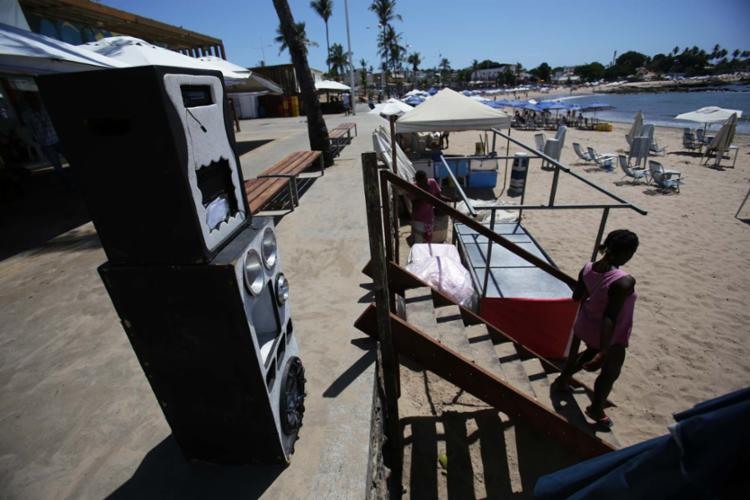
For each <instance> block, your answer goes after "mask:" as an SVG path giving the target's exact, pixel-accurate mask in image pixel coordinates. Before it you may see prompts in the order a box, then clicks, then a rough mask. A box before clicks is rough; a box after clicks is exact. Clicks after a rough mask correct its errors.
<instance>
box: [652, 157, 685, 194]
mask: <svg viewBox="0 0 750 500" xmlns="http://www.w3.org/2000/svg"><path fill="white" fill-rule="evenodd" d="M648 169H649V173H650V174H651V180H652V181H653V182H654V184H656V186H657V187H658V188H659V190H661V191H675V192H676V193H679V192H680V184H682V174H681V173H680V172H677V171H676V170H664V166H663V165H662V164H661V163H659V162H658V161H654V160H649V162H648Z"/></svg>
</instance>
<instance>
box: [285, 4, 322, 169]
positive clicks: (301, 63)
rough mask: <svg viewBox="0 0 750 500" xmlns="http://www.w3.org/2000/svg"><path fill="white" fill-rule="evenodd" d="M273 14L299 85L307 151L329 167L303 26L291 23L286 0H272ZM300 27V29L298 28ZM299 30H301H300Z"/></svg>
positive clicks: (318, 103) (292, 21)
mask: <svg viewBox="0 0 750 500" xmlns="http://www.w3.org/2000/svg"><path fill="white" fill-rule="evenodd" d="M273 6H274V8H275V9H276V15H278V16H279V23H280V25H281V26H280V31H281V36H282V39H283V42H284V45H285V46H286V48H288V50H289V54H290V55H291V56H292V64H293V65H294V72H295V73H296V75H297V81H298V82H299V88H300V93H301V96H302V106H303V108H304V109H305V114H306V115H307V135H308V137H309V139H310V149H312V150H315V151H322V152H323V159H324V163H325V164H326V166H330V165H333V155H332V154H331V146H330V143H329V142H328V127H326V122H325V120H324V119H323V113H322V111H321V109H320V101H319V100H318V94H317V93H316V92H315V80H314V79H313V75H312V72H311V71H310V65H309V63H308V62H307V45H306V42H307V41H308V40H307V37H306V36H305V25H304V23H295V22H294V17H293V16H292V11H291V10H290V9H289V4H288V3H287V0H273ZM300 25H301V27H300ZM300 28H301V29H300Z"/></svg>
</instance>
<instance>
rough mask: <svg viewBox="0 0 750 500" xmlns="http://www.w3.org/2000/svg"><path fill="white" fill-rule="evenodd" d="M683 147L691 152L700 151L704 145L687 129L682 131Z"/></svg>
mask: <svg viewBox="0 0 750 500" xmlns="http://www.w3.org/2000/svg"><path fill="white" fill-rule="evenodd" d="M682 147H684V148H685V149H689V150H690V151H694V150H696V149H697V150H698V151H700V150H701V148H702V147H703V144H702V143H700V142H698V141H697V140H696V139H695V134H694V133H693V131H692V130H690V129H689V128H685V129H683V131H682Z"/></svg>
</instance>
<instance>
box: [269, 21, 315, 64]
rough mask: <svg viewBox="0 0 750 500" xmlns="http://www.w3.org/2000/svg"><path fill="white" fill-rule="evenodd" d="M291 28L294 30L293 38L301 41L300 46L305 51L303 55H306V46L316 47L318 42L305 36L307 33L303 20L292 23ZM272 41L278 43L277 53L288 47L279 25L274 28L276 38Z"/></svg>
mask: <svg viewBox="0 0 750 500" xmlns="http://www.w3.org/2000/svg"><path fill="white" fill-rule="evenodd" d="M292 30H294V36H295V39H296V40H299V41H300V43H302V47H303V49H304V51H305V57H307V48H308V47H317V46H318V44H317V43H316V42H313V41H312V40H309V39H308V38H307V33H306V32H305V23H304V22H301V23H294V26H293V27H292ZM273 41H274V42H276V43H278V44H279V54H281V53H282V52H284V51H285V50H288V49H289V44H288V43H287V38H286V36H284V32H283V30H282V26H281V25H279V27H278V28H276V38H274V39H273Z"/></svg>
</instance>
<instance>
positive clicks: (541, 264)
mask: <svg viewBox="0 0 750 500" xmlns="http://www.w3.org/2000/svg"><path fill="white" fill-rule="evenodd" d="M380 175H381V177H385V178H386V179H387V180H388V181H389V182H390V183H392V184H394V185H395V186H396V187H398V188H401V189H402V190H404V191H406V192H408V193H410V194H412V195H413V196H414V197H415V198H420V199H422V200H424V201H426V202H428V203H430V204H431V205H432V206H433V207H439V208H440V209H441V210H442V211H443V213H445V214H447V215H450V216H451V217H453V219H454V220H456V221H459V222H461V223H462V224H465V225H466V226H468V227H469V228H471V229H473V230H474V231H476V232H477V233H479V234H481V235H482V236H485V237H487V238H489V239H490V240H492V242H493V243H497V244H498V245H500V246H501V247H503V248H506V249H507V250H509V251H511V252H512V253H514V254H516V255H518V256H519V257H521V258H522V259H524V260H526V261H527V262H530V263H531V264H534V265H535V266H536V267H538V268H539V269H542V270H543V271H545V272H547V273H549V274H551V275H552V276H554V277H555V278H557V279H559V280H560V281H562V282H563V283H565V284H567V285H568V286H569V287H570V288H571V289H572V288H574V287H575V285H576V282H577V280H576V279H575V278H573V277H571V276H568V275H567V274H565V273H564V272H563V271H561V270H560V269H558V268H556V267H554V266H552V265H551V264H550V263H549V262H547V261H545V260H542V259H540V258H539V257H537V256H536V255H534V254H532V253H530V252H527V251H526V250H524V249H523V248H521V247H519V246H518V245H516V244H514V243H512V242H510V241H508V240H506V239H505V238H503V237H502V236H500V235H499V234H497V233H495V232H494V231H491V230H490V229H488V228H487V227H485V226H484V225H483V224H480V223H479V222H477V221H475V220H474V219H472V218H471V217H468V216H466V215H464V214H462V213H461V212H459V211H458V210H456V209H454V208H453V207H451V206H450V205H448V204H447V203H444V202H443V201H442V200H440V199H439V198H436V197H435V196H432V195H431V194H429V193H427V192H425V191H423V190H421V189H419V188H418V187H416V186H413V185H412V184H410V183H409V182H406V181H405V180H403V179H401V178H400V177H398V176H397V175H394V174H393V173H391V172H388V171H386V170H382V171H381V172H380ZM506 208H507V207H506Z"/></svg>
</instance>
